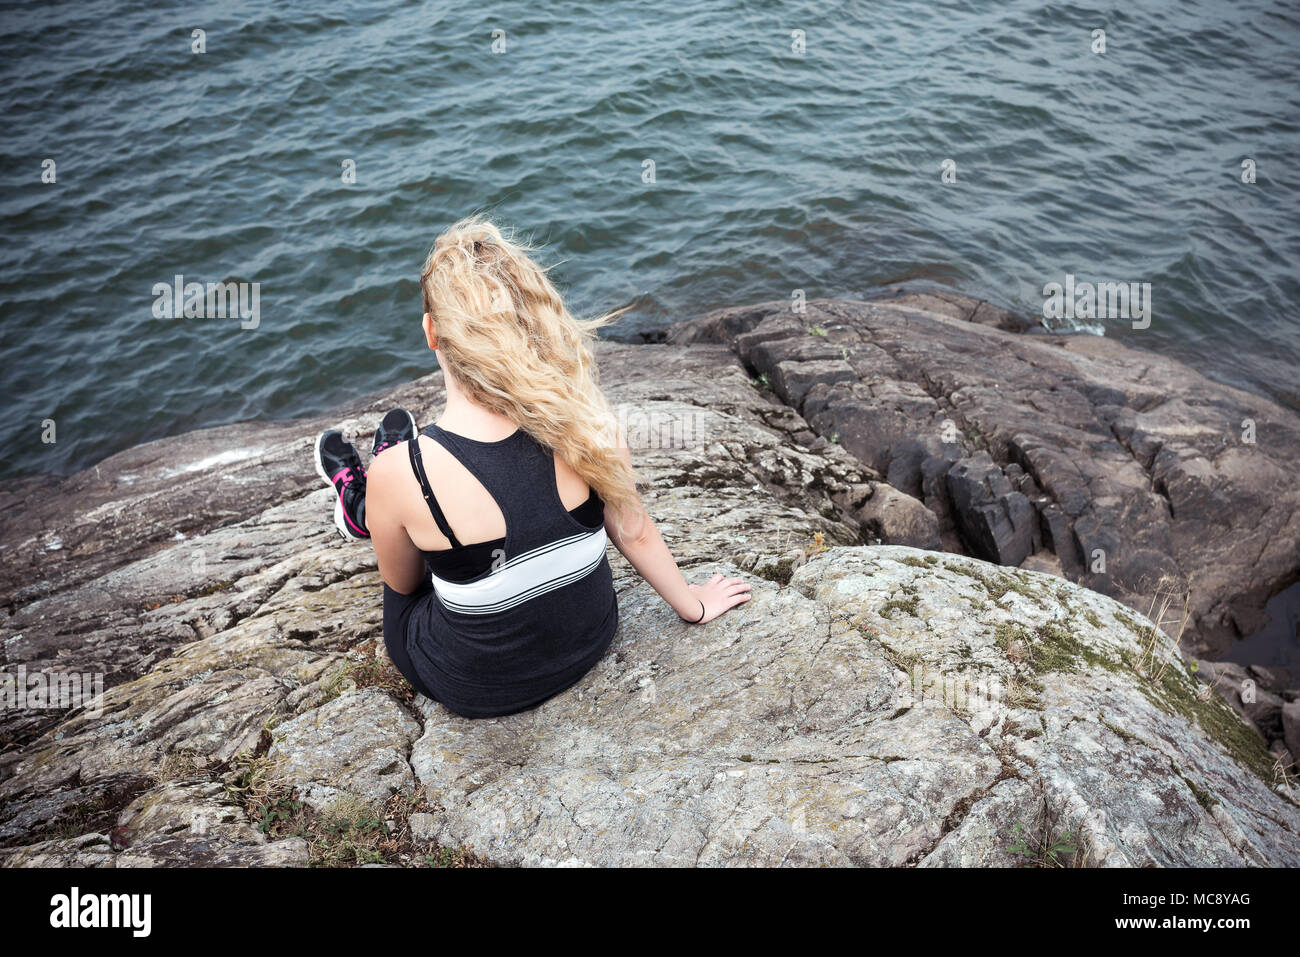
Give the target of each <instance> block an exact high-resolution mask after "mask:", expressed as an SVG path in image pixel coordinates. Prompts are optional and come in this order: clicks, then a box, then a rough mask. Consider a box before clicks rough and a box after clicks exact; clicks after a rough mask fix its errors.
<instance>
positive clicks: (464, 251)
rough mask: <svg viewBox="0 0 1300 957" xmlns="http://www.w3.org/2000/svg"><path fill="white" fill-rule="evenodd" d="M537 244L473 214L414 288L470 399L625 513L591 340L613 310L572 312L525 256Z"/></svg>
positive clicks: (441, 242) (624, 486) (627, 486)
mask: <svg viewBox="0 0 1300 957" xmlns="http://www.w3.org/2000/svg"><path fill="white" fill-rule="evenodd" d="M535 248H536V247H532V246H529V245H527V244H525V243H522V242H517V241H515V239H514V238H513V237H509V238H507V237H506V236H504V235H503V234H502V232H501V230H500V229H498V228H497V227H496V226H495V225H493V224H492V223H491V222H488V221H487V220H486V219H484V218H482V217H480V216H471V217H469V218H467V219H463V220H461V221H460V222H458V223H456V224H455V225H453V226H452V227H451V228H449V229H448V230H447V231H446V232H444V233H443V234H442V235H441V236H439V237H438V239H437V241H436V242H434V244H433V249H432V251H431V252H430V253H429V257H428V259H426V260H425V263H424V269H423V270H422V271H421V273H420V289H421V291H422V293H423V296H424V311H425V312H427V313H428V314H429V315H431V316H432V317H433V319H434V322H435V323H436V326H437V337H438V354H439V357H440V361H441V362H442V364H443V365H444V367H445V369H444V371H445V372H448V373H450V374H451V375H452V376H454V377H455V379H456V383H457V384H458V385H460V386H461V387H462V388H463V389H464V390H465V392H466V394H467V395H468V396H469V397H470V398H471V399H472V400H473V401H474V402H477V403H478V404H479V405H481V406H483V407H484V408H487V409H490V410H492V411H493V412H496V413H498V414H500V415H504V416H506V417H507V418H508V419H510V420H511V421H513V422H514V423H515V424H517V425H518V426H519V427H520V428H521V429H523V430H524V431H525V432H527V433H528V434H529V435H531V436H532V437H533V438H535V439H536V440H537V441H539V442H541V443H542V444H543V445H545V446H547V447H548V448H550V449H551V450H552V451H553V452H555V453H557V454H558V455H560V456H561V457H562V458H563V459H564V461H565V462H567V463H568V465H569V466H570V467H571V468H572V469H573V470H574V471H575V472H576V473H577V474H578V475H580V476H581V477H582V478H583V479H584V480H585V481H586V482H587V484H588V485H590V486H591V487H592V488H593V489H595V490H596V493H597V494H598V495H599V496H600V497H601V498H602V499H603V500H604V501H605V502H606V504H608V505H610V506H613V507H614V509H615V510H616V512H617V513H619V514H621V515H625V516H630V515H632V514H634V513H635V512H636V511H637V510H638V509H639V507H640V503H639V497H638V495H637V492H636V481H637V476H636V473H635V472H633V470H632V469H631V468H629V467H628V465H627V463H626V462H625V461H624V460H623V457H622V455H620V453H619V451H618V446H619V442H620V441H621V435H620V433H619V431H618V428H617V422H616V420H615V417H614V413H613V411H612V410H611V409H610V406H609V402H608V401H607V400H606V398H605V396H604V393H602V392H601V390H600V385H599V372H598V370H597V369H596V363H595V361H594V360H593V358H592V355H591V348H590V345H591V343H592V342H593V341H594V340H595V338H596V330H597V329H599V328H600V327H601V326H604V325H607V324H609V323H610V322H612V321H614V319H616V318H617V316H618V315H619V313H618V312H614V313H607V314H605V315H602V316H599V317H597V318H595V319H576V318H574V317H573V316H572V315H571V314H570V313H569V310H568V309H567V308H565V305H564V301H563V299H562V298H561V296H560V293H559V291H558V290H557V289H556V288H555V286H554V285H553V284H552V283H551V281H550V278H549V277H548V276H547V274H546V270H544V269H542V268H541V267H540V266H538V265H537V264H536V263H535V262H534V261H533V260H532V258H530V256H529V255H528V254H529V253H530V252H532V251H533V250H534V249H535Z"/></svg>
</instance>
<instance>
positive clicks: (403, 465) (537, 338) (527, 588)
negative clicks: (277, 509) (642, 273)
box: [316, 218, 749, 718]
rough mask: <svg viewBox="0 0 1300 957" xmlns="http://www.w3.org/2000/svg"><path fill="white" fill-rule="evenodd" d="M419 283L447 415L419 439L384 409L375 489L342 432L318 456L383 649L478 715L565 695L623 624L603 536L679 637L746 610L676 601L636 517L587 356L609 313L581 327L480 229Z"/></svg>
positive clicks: (683, 591) (416, 678)
mask: <svg viewBox="0 0 1300 957" xmlns="http://www.w3.org/2000/svg"><path fill="white" fill-rule="evenodd" d="M420 285H421V288H422V290H423V296H424V320H423V327H424V335H425V339H426V340H427V342H428V345H429V348H430V349H432V350H434V353H435V354H436V355H437V357H438V365H439V367H440V368H441V369H442V370H443V377H444V380H445V383H446V395H447V402H446V406H445V407H444V409H443V412H442V415H441V416H440V417H439V418H438V420H437V422H436V424H434V425H432V426H430V427H429V428H427V429H425V430H424V431H423V432H421V433H420V434H419V435H418V436H417V435H416V431H415V419H414V417H413V416H411V414H410V413H409V412H406V411H405V410H402V409H394V410H393V411H391V412H389V413H388V414H387V415H386V416H384V420H383V422H382V423H381V424H380V428H379V431H378V433H377V434H376V436H375V444H374V452H375V458H374V460H373V461H372V462H371V465H370V471H369V472H368V473H367V472H365V471H364V470H363V469H362V466H361V459H360V457H359V456H358V454H357V452H356V450H355V449H354V448H353V447H352V446H351V445H349V444H348V443H346V442H344V441H343V437H342V435H340V434H339V433H338V432H335V431H328V432H325V433H323V434H322V435H321V437H320V439H319V440H318V441H317V445H316V458H317V469H318V471H319V472H320V473H321V475H322V477H323V478H324V479H325V480H326V481H327V482H329V483H330V485H331V487H332V488H334V489H335V491H336V492H337V493H338V498H337V501H336V503H335V509H334V511H335V524H337V525H338V526H339V529H340V531H341V532H342V533H343V534H344V535H345V536H346V537H348V538H352V539H361V538H365V537H369V538H370V539H371V542H372V543H373V545H374V549H375V557H376V558H377V559H378V562H379V574H380V576H381V577H382V578H383V580H384V643H385V645H386V646H387V648H388V654H389V657H391V658H392V660H393V664H394V665H396V666H397V669H398V670H399V671H400V672H401V673H402V674H403V675H404V676H405V677H406V679H407V680H408V681H409V682H411V684H412V685H413V686H414V687H415V689H416V690H418V691H419V692H420V693H421V694H423V695H425V696H426V697H429V698H431V699H433V700H436V701H440V702H442V703H443V704H444V705H445V706H446V707H447V708H449V709H450V710H452V711H453V712H455V713H456V714H459V715H463V716H465V717H469V718H479V717H492V716H496V715H504V714H512V713H514V712H517V711H523V710H525V709H527V708H532V707H535V706H536V705H538V704H541V703H542V702H543V701H545V700H546V699H548V698H550V697H553V696H554V695H556V694H559V693H560V692H561V691H563V690H565V689H566V688H568V687H570V686H571V685H573V684H574V683H575V682H577V681H578V679H580V678H581V677H582V676H583V675H584V674H586V673H587V671H588V670H590V668H591V667H592V665H594V664H595V663H596V662H597V661H598V660H599V659H600V657H601V655H603V654H604V652H605V650H606V649H607V648H608V647H609V643H610V641H611V640H612V639H613V637H614V630H615V628H616V626H617V624H618V602H617V599H616V597H615V594H614V585H613V579H612V576H611V573H610V567H609V561H608V559H607V558H606V555H605V543H606V541H607V540H610V541H613V543H614V545H615V546H616V547H617V548H618V550H619V551H620V552H622V553H623V555H624V556H625V557H626V558H627V560H628V561H629V562H630V563H631V565H632V567H633V568H635V569H636V570H637V571H638V572H639V573H640V574H641V575H642V577H644V578H645V579H646V581H648V582H649V583H650V584H651V585H652V586H653V587H654V589H655V591H657V592H658V593H659V594H660V595H661V596H662V597H663V599H664V600H665V601H666V602H668V604H669V605H670V606H672V608H673V610H674V611H676V612H677V614H678V615H679V616H681V618H683V619H684V620H685V621H689V622H693V623H695V624H700V623H702V622H707V621H710V620H712V619H713V618H716V617H717V616H718V615H721V614H722V613H723V612H725V611H726V610H728V609H729V608H732V607H734V606H736V605H738V604H740V603H742V602H745V601H748V600H749V586H748V585H746V584H745V583H744V582H742V581H741V580H740V579H738V578H724V577H722V576H721V575H714V576H713V577H712V578H711V579H709V581H707V582H705V583H704V584H702V585H688V584H687V582H686V580H685V578H683V577H682V573H681V571H680V570H678V568H677V563H676V562H675V561H674V560H673V557H672V555H671V554H670V553H669V551H668V547H667V546H666V545H665V544H664V541H663V539H662V538H661V537H660V535H659V532H658V530H657V529H656V528H655V524H654V522H653V521H652V520H651V519H650V516H649V515H648V514H646V511H645V508H644V506H643V505H642V503H641V499H640V496H639V495H638V494H637V492H636V476H635V473H634V472H633V470H632V463H631V458H630V456H629V454H628V450H627V447H626V444H625V443H624V442H622V441H620V438H619V436H618V435H617V432H616V430H615V428H614V427H613V422H614V419H613V414H612V413H611V411H610V408H609V405H608V403H607V402H606V400H605V397H604V396H603V395H602V394H601V391H600V389H599V387H598V385H597V372H596V366H595V363H594V362H593V361H592V356H591V351H590V348H589V347H590V343H591V341H592V340H593V339H594V337H595V330H596V329H597V328H599V327H600V326H602V325H604V324H605V323H607V322H609V321H610V319H611V317H609V316H603V317H601V318H599V319H594V320H587V321H580V320H577V319H575V318H574V317H573V316H571V315H570V314H569V312H568V310H567V309H566V308H565V307H564V303H563V301H562V300H561V298H560V295H559V293H558V292H557V291H556V289H555V287H554V286H553V285H552V284H551V282H550V280H549V278H548V277H547V275H546V273H545V272H544V271H543V270H542V269H541V268H540V267H538V266H537V264H536V263H534V262H533V261H532V259H531V258H529V256H528V250H527V248H525V247H523V246H521V245H518V244H516V243H515V242H512V241H511V240H509V239H507V238H506V237H504V236H503V235H502V234H501V233H500V231H499V230H498V229H497V228H496V227H495V226H493V225H491V224H490V223H487V222H485V221H483V220H480V219H478V218H472V219H468V220H464V221H462V222H460V223H457V224H456V225H455V226H453V227H452V228H451V229H449V230H448V231H447V232H446V233H444V234H443V235H442V236H440V237H438V241H437V242H436V243H435V244H434V247H433V251H432V252H431V253H430V254H429V258H428V260H427V261H426V262H425V265H424V271H423V272H422V273H421V275H420ZM399 447H400V448H399Z"/></svg>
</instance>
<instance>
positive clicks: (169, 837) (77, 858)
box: [4, 783, 308, 867]
mask: <svg viewBox="0 0 1300 957" xmlns="http://www.w3.org/2000/svg"><path fill="white" fill-rule="evenodd" d="M224 792H225V789H224V788H223V787H222V786H221V785H219V784H215V783H197V784H196V783H190V784H183V783H175V784H167V785H164V786H162V787H160V788H156V789H154V790H151V791H149V792H148V793H146V794H144V795H142V796H141V797H139V798H137V799H136V800H135V801H132V802H131V803H130V804H129V805H127V807H126V808H125V810H123V811H122V813H121V815H120V816H119V818H118V820H119V822H120V823H119V825H118V826H117V827H115V828H113V829H112V830H113V831H114V832H116V833H115V834H114V835H113V836H111V837H110V836H109V835H107V834H95V833H89V834H84V835H82V836H80V837H77V838H68V839H57V840H49V841H43V842H39V843H36V844H31V845H28V846H26V847H23V848H21V849H19V850H17V851H16V852H14V853H12V854H11V855H10V856H9V857H8V859H6V860H5V862H4V863H5V865H6V866H9V867H15V866H23V867H303V866H306V864H307V863H308V848H307V842H306V841H304V840H303V839H302V838H297V837H294V838H286V839H284V840H281V841H268V840H267V839H266V837H265V836H264V835H263V834H262V833H261V832H259V831H258V830H257V828H255V827H254V826H253V825H252V823H251V822H250V821H249V820H248V816H247V814H245V813H244V810H243V808H241V807H240V806H239V805H238V804H236V803H235V802H234V801H232V800H230V799H229V798H228V797H227V796H226V795H225V793H224Z"/></svg>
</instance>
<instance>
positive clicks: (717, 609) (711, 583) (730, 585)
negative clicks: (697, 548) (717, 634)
mask: <svg viewBox="0 0 1300 957" xmlns="http://www.w3.org/2000/svg"><path fill="white" fill-rule="evenodd" d="M690 589H691V594H692V595H694V596H695V597H696V598H697V599H699V601H701V602H703V604H704V617H703V618H699V619H698V620H697V618H687V617H686V616H685V615H683V616H682V620H683V621H689V622H690V623H691V624H693V625H702V624H704V623H705V622H706V621H713V619H715V618H717V617H718V616H719V615H721V614H722V613H723V612H724V611H727V610H728V609H729V608H735V607H736V606H737V605H743V604H744V603H745V602H747V601H749V585H747V584H746V583H745V582H744V581H742V580H741V579H739V578H723V577H722V576H721V575H714V576H713V577H712V578H710V579H709V580H708V581H706V582H705V583H704V584H703V585H691V586H690ZM697 617H698V615H697Z"/></svg>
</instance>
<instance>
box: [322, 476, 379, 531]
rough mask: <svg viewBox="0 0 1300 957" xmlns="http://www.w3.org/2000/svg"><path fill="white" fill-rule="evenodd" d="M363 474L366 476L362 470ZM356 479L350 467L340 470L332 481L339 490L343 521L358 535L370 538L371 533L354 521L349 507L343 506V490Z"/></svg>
mask: <svg viewBox="0 0 1300 957" xmlns="http://www.w3.org/2000/svg"><path fill="white" fill-rule="evenodd" d="M361 474H362V475H365V471H364V470H362V473H361ZM355 479H356V476H355V475H353V474H352V468H351V467H350V466H349V467H346V468H342V469H339V470H338V471H337V472H335V473H334V476H333V477H332V478H331V479H330V481H331V482H333V483H334V486H335V487H336V488H337V489H338V492H339V505H340V506H341V507H342V512H343V520H344V521H346V522H347V523H348V524H349V525H351V526H352V528H353V530H354V531H356V533H357V534H358V535H364V536H366V537H367V538H369V537H370V533H369V532H368V531H366V530H365V529H364V528H362V527H360V526H359V525H357V523H356V522H354V521H352V516H351V515H349V514H348V507H347V506H346V505H344V504H343V490H344V489H345V488H347V487H348V485H350V484H351V483H352V482H353V481H354V480H355Z"/></svg>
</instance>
